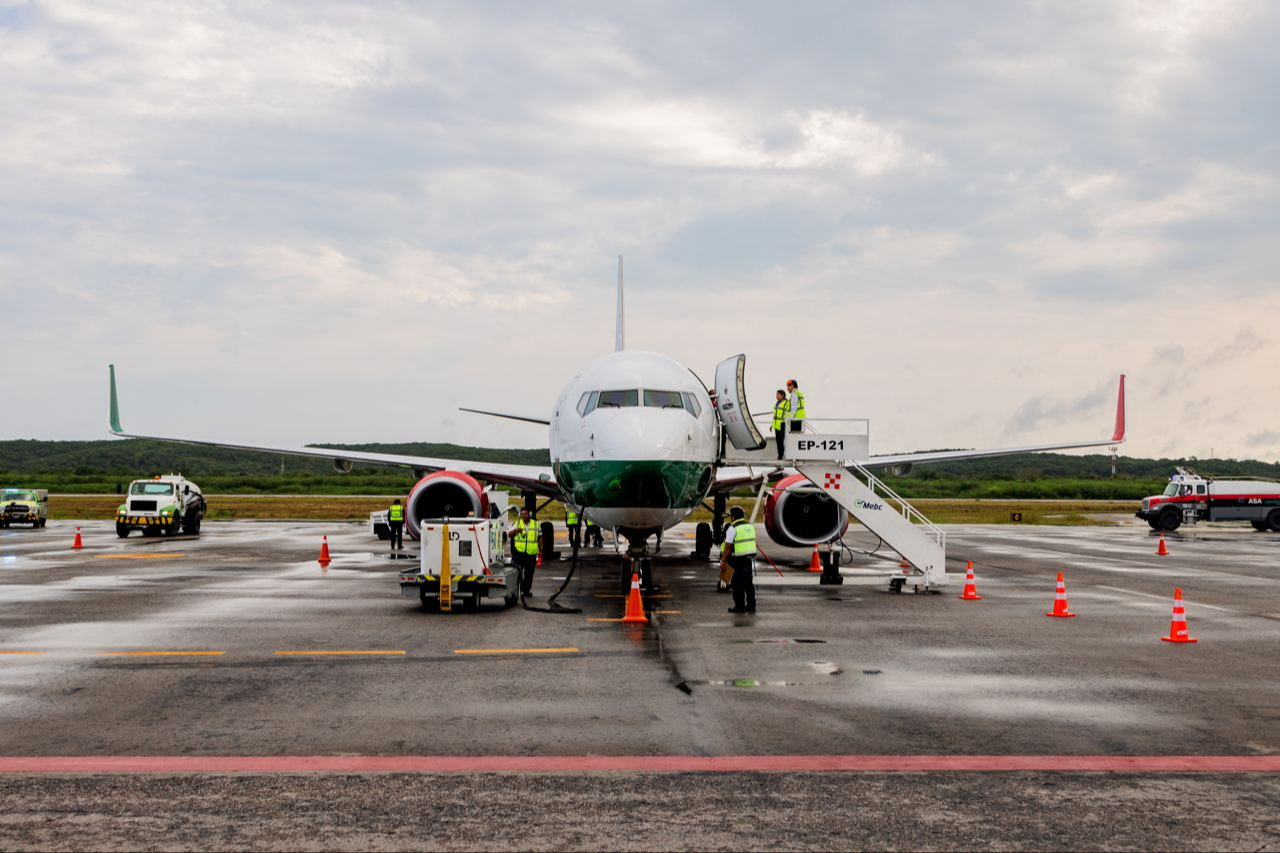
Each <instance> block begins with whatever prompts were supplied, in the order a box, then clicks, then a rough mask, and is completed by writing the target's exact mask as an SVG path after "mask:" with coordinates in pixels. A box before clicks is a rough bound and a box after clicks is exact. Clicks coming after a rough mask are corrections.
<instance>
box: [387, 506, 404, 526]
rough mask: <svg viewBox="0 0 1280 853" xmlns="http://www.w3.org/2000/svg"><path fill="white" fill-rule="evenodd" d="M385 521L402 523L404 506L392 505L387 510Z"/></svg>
mask: <svg viewBox="0 0 1280 853" xmlns="http://www.w3.org/2000/svg"><path fill="white" fill-rule="evenodd" d="M387 521H400V522H403V521H404V504H392V505H391V509H389V510H387Z"/></svg>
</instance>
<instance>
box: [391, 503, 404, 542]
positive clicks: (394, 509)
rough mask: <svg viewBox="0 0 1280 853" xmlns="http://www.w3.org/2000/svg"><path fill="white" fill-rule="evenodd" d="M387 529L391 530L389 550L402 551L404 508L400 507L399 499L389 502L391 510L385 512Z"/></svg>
mask: <svg viewBox="0 0 1280 853" xmlns="http://www.w3.org/2000/svg"><path fill="white" fill-rule="evenodd" d="M387 527H388V528H390V530H391V550H392V551H394V550H396V549H397V548H399V549H400V550H401V551H403V550H404V506H402V505H401V503H400V499H399V498H396V499H395V500H394V501H392V502H391V508H390V509H388V510H387Z"/></svg>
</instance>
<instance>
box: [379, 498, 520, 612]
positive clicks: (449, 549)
mask: <svg viewBox="0 0 1280 853" xmlns="http://www.w3.org/2000/svg"><path fill="white" fill-rule="evenodd" d="M504 528H505V524H504V518H503V516H499V517H498V518H486V519H477V518H463V519H458V520H456V521H449V520H448V519H436V520H424V521H423V522H422V524H421V533H422V540H421V542H422V558H421V564H420V566H419V570H418V572H416V573H409V572H402V573H401V574H400V594H401V595H403V596H405V597H406V598H418V599H420V600H421V601H422V604H423V606H424V607H430V606H433V605H437V604H438V605H439V607H440V609H441V610H443V611H446V612H447V611H450V610H452V609H453V607H454V605H455V604H456V603H458V602H461V603H462V604H463V605H464V606H465V607H466V608H467V609H469V610H475V609H477V608H478V607H479V606H480V602H481V601H482V600H484V599H486V598H501V599H502V603H503V605H504V606H506V607H510V606H511V605H513V604H515V603H516V601H517V600H518V599H519V597H520V585H519V584H520V573H519V571H518V570H517V569H516V567H515V564H514V563H513V562H512V561H511V560H509V559H507V555H506V553H505V551H504V549H503V542H504V540H505V539H506V535H505V533H504Z"/></svg>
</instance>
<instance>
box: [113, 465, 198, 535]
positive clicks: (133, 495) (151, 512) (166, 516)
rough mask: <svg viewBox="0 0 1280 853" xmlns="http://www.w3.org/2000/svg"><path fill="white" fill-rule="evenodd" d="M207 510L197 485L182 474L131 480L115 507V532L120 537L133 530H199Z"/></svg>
mask: <svg viewBox="0 0 1280 853" xmlns="http://www.w3.org/2000/svg"><path fill="white" fill-rule="evenodd" d="M207 509H208V504H207V503H206V502H205V499H204V494H203V493H202V492H201V491H200V487H199V486H197V485H196V484H195V483H193V482H191V481H190V480H188V479H186V478H185V477H183V476H182V475H181V474H167V475H165V476H163V477H162V476H160V475H158V474H157V475H156V476H155V477H153V478H152V479H150V480H134V481H133V482H132V483H130V484H129V492H128V495H127V496H126V498H125V502H124V503H122V504H120V507H119V509H117V510H116V535H117V536H119V537H120V538H121V539H123V538H124V537H126V536H128V535H129V534H130V533H131V532H132V531H134V530H141V531H142V535H143V536H159V535H161V534H162V533H164V534H168V535H170V536H177V535H178V533H180V532H182V533H192V534H195V533H199V532H200V523H201V521H203V520H204V515H205V512H206V510H207Z"/></svg>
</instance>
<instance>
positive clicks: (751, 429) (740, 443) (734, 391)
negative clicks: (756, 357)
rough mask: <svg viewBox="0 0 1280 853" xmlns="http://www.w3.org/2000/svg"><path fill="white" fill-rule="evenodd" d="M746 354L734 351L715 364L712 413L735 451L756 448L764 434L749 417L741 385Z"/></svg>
mask: <svg viewBox="0 0 1280 853" xmlns="http://www.w3.org/2000/svg"><path fill="white" fill-rule="evenodd" d="M746 367H747V357H746V355H744V354H738V355H735V356H732V357H730V358H726V359H725V360H724V361H722V362H720V364H719V365H718V366H717V367H716V413H717V414H718V415H719V416H720V423H722V424H724V430H725V434H726V435H728V437H729V441H730V442H731V443H732V444H733V446H734V447H736V448H738V449H739V450H760V449H762V448H763V447H764V446H765V440H764V437H763V436H761V435H760V430H759V429H757V428H756V425H755V423H754V422H752V420H751V410H750V409H749V408H747V391H746V384H745V378H744V377H745V376H746Z"/></svg>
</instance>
